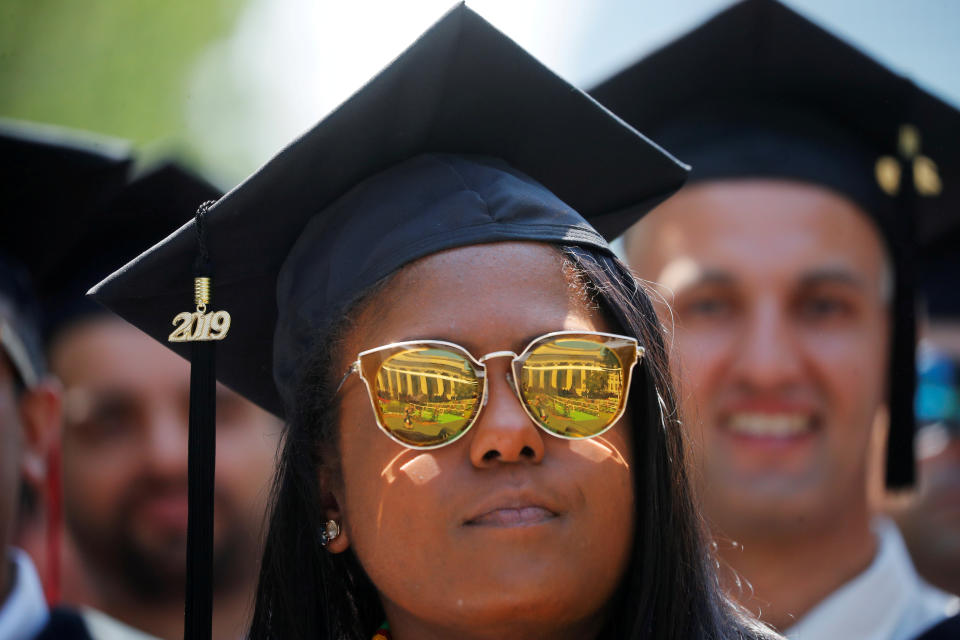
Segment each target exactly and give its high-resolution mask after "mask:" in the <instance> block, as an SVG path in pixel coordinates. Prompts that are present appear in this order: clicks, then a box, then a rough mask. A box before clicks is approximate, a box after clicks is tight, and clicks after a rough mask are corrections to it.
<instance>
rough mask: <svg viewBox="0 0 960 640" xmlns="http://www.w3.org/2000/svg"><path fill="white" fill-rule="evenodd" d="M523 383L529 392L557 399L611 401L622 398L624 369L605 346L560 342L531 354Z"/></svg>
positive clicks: (550, 344)
mask: <svg viewBox="0 0 960 640" xmlns="http://www.w3.org/2000/svg"><path fill="white" fill-rule="evenodd" d="M585 345H586V347H585ZM521 382H522V384H523V386H524V388H525V389H529V390H531V391H542V392H544V393H549V394H552V395H557V396H573V395H575V396H579V397H589V398H609V397H616V396H619V395H620V392H621V389H622V388H623V368H622V367H621V366H620V361H619V360H618V359H617V356H616V354H615V353H613V352H612V351H610V350H609V349H607V348H605V347H603V346H602V345H598V344H595V343H590V342H584V341H574V340H565V341H556V342H551V343H547V344H545V345H542V346H540V347H538V348H537V349H535V350H534V351H533V352H532V353H531V354H530V355H529V357H528V358H527V360H526V362H524V364H523V373H522V380H521Z"/></svg>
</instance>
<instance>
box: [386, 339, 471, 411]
mask: <svg viewBox="0 0 960 640" xmlns="http://www.w3.org/2000/svg"><path fill="white" fill-rule="evenodd" d="M377 379H378V381H379V384H380V388H381V389H385V390H386V391H387V393H388V395H389V396H390V397H394V398H403V397H411V396H420V397H426V398H431V399H434V400H437V399H445V400H453V399H455V398H457V397H463V396H468V395H475V394H476V393H478V383H477V380H476V378H475V377H474V375H473V371H472V369H471V368H470V366H469V364H468V363H467V361H466V360H464V359H463V358H461V357H459V356H456V355H454V354H450V353H448V352H442V351H437V350H429V349H428V350H424V351H417V352H413V353H404V354H401V355H398V356H395V357H393V358H389V359H388V360H387V361H386V362H384V363H383V365H382V366H381V367H380V371H379V372H378V373H377Z"/></svg>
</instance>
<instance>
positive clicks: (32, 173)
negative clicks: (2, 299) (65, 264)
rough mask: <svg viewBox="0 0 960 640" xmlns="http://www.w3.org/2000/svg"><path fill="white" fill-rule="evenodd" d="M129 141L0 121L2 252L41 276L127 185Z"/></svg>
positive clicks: (37, 276)
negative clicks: (2, 210)
mask: <svg viewBox="0 0 960 640" xmlns="http://www.w3.org/2000/svg"><path fill="white" fill-rule="evenodd" d="M131 165H132V157H131V155H130V148H129V145H127V144H126V143H125V142H122V141H120V140H116V139H114V138H108V137H105V136H100V135H96V134H91V133H87V132H81V131H75V130H70V129H62V128H59V127H53V126H49V125H40V124H36V123H28V122H21V121H15V120H0V171H2V173H3V192H2V194H0V204H2V206H3V209H4V215H3V216H0V237H2V238H3V240H2V247H3V249H4V250H5V251H6V252H7V253H8V254H9V255H11V256H12V257H14V258H16V259H17V260H18V261H20V262H21V263H23V264H25V265H28V267H29V269H30V273H31V274H33V276H34V277H35V278H36V279H38V280H39V279H42V278H44V277H46V275H47V274H48V273H49V272H50V271H51V270H53V269H55V268H57V267H58V266H59V265H60V262H61V260H62V258H63V256H64V253H65V251H66V250H67V249H68V248H69V247H70V246H71V245H72V244H73V243H74V242H75V240H76V238H77V237H78V236H80V235H82V234H83V231H84V229H85V228H86V226H87V225H88V224H89V221H90V219H91V218H93V217H96V216H97V215H99V212H100V211H102V209H103V207H104V206H105V204H106V203H107V202H109V201H110V200H112V199H113V198H115V197H116V195H117V194H118V193H120V191H121V190H122V189H123V187H124V185H125V184H126V183H127V179H128V174H129V171H130V167H131Z"/></svg>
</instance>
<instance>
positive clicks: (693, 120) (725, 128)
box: [591, 0, 960, 488]
mask: <svg viewBox="0 0 960 640" xmlns="http://www.w3.org/2000/svg"><path fill="white" fill-rule="evenodd" d="M591 94H592V95H593V96H594V97H595V98H597V99H598V100H599V101H600V102H601V103H603V104H604V105H606V106H607V107H609V108H610V109H612V110H613V111H614V112H615V113H617V114H619V115H620V116H621V117H623V118H624V119H625V120H627V122H629V123H631V124H633V125H634V126H636V127H637V128H639V129H641V130H643V131H644V132H645V133H647V134H648V135H650V136H651V137H652V138H653V139H654V140H656V141H658V142H660V143H662V144H664V145H666V146H667V147H668V148H669V149H671V150H672V151H673V152H675V153H677V154H678V155H679V156H680V157H681V158H683V159H684V160H686V161H687V162H690V163H691V164H692V166H693V170H692V172H691V175H690V180H691V181H704V180H716V179H724V178H737V177H769V178H787V179H795V180H801V181H805V182H811V183H815V184H819V185H823V186H826V187H828V188H830V189H832V190H834V191H836V192H839V193H841V194H843V195H845V196H847V197H848V198H850V199H851V200H853V201H854V202H856V203H857V204H858V205H860V207H861V208H862V209H864V210H865V211H866V212H868V213H869V214H870V216H871V217H872V218H873V219H874V221H875V223H876V225H877V227H878V228H879V229H880V231H881V233H882V235H883V236H884V238H885V242H886V244H887V247H888V250H889V251H890V253H891V255H892V258H893V262H894V271H895V274H894V279H895V283H894V288H895V293H894V300H893V305H892V308H893V310H894V311H893V315H894V327H893V339H892V353H891V361H890V364H891V367H890V374H889V376H888V377H889V385H890V388H889V393H888V400H889V408H890V420H891V429H890V436H889V441H888V450H887V469H886V480H887V485H888V486H889V487H892V488H896V487H904V486H909V485H911V484H912V483H913V478H914V454H913V444H912V443H913V422H914V420H913V393H914V389H913V383H912V381H913V380H914V379H915V374H914V349H915V328H914V317H913V306H914V297H913V275H912V269H913V256H914V243H913V241H912V239H913V238H917V239H919V240H920V241H921V242H923V243H930V242H932V241H934V239H936V238H938V237H940V236H941V235H942V234H944V233H946V232H948V231H949V230H951V229H957V228H958V227H960V161H958V160H960V159H958V147H957V144H956V138H957V135H956V134H957V132H958V131H960V113H958V112H957V111H956V110H955V109H953V108H952V107H950V106H949V105H947V104H945V103H944V102H942V101H940V100H939V99H937V98H935V97H934V96H932V95H930V94H929V93H926V92H924V91H922V90H920V89H919V88H917V86H916V85H914V84H913V83H912V82H910V81H909V80H907V79H905V78H902V77H901V76H899V75H897V74H895V73H893V72H892V71H890V70H889V69H887V68H886V67H884V66H883V65H881V64H879V63H877V62H876V61H874V60H873V59H871V58H870V57H868V56H866V55H865V54H864V53H862V52H860V51H859V50H857V49H855V48H854V47H852V46H850V45H849V44H847V43H845V42H843V41H842V40H840V39H838V38H837V37H835V36H834V35H832V34H830V33H829V32H827V31H825V30H824V29H822V28H821V27H819V26H817V25H815V24H814V23H812V22H810V21H808V20H807V19H805V18H803V17H802V16H800V15H798V14H797V13H795V12H793V11H791V10H790V9H788V8H786V7H784V6H783V5H781V4H779V3H778V2H775V1H774V0H746V1H744V2H740V3H738V4H736V5H734V6H732V7H731V8H729V9H728V10H726V11H724V12H722V13H720V14H718V15H716V16H715V17H714V18H712V19H711V20H709V21H707V22H706V23H704V24H703V25H702V26H700V27H698V28H697V29H695V30H693V31H691V32H690V33H688V34H686V35H684V36H682V37H680V38H679V39H677V40H675V41H673V42H672V43H670V44H668V45H667V46H665V47H663V48H662V49H660V50H658V51H656V52H654V53H652V54H650V55H649V56H647V57H645V58H644V59H642V60H640V61H639V62H637V63H635V64H634V65H632V66H630V67H628V68H627V69H625V70H623V71H621V72H620V73H618V74H617V75H615V76H614V77H612V78H610V79H608V80H606V81H604V82H603V83H601V84H600V85H599V86H597V87H596V88H595V89H593V90H592V91H591Z"/></svg>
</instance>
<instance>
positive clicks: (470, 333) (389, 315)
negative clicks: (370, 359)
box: [350, 242, 601, 349]
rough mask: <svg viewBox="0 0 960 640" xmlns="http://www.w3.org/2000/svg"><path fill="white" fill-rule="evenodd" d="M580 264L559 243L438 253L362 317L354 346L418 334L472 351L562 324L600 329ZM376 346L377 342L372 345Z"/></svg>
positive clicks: (413, 267)
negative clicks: (574, 266) (579, 274)
mask: <svg viewBox="0 0 960 640" xmlns="http://www.w3.org/2000/svg"><path fill="white" fill-rule="evenodd" d="M574 271H575V270H574V269H572V268H571V267H570V266H569V262H568V261H567V259H566V258H565V257H564V256H563V254H562V253H561V251H560V249H559V248H558V247H556V246H553V245H548V244H544V243H534V242H499V243H491V244H483V245H471V246H467V247H460V248H455V249H449V250H446V251H442V252H440V253H436V254H433V255H430V256H427V257H425V258H421V259H420V260H417V261H416V262H413V263H411V264H410V265H407V266H406V267H404V268H403V269H401V270H400V271H398V272H397V273H396V274H395V275H394V276H393V277H392V278H391V279H390V281H389V282H388V283H386V285H385V286H384V287H382V288H381V289H380V290H379V291H378V292H376V293H375V294H374V295H373V296H372V297H371V299H370V300H369V301H368V302H367V304H366V305H365V308H364V309H363V310H362V312H361V313H360V314H359V316H358V319H357V323H356V325H355V329H354V331H352V332H351V334H352V335H351V337H352V338H353V340H350V342H355V343H356V344H355V345H353V346H358V347H360V346H363V345H366V346H364V347H363V348H368V347H372V346H379V345H381V344H386V343H389V342H394V341H400V340H405V339H416V338H434V339H439V338H443V339H449V340H453V341H456V342H459V343H460V344H463V345H464V346H466V347H468V348H470V347H472V346H473V345H471V344H468V343H474V344H476V346H478V347H479V346H480V344H481V343H484V342H486V341H490V342H502V341H508V342H510V344H500V345H499V346H498V347H497V349H507V348H512V345H513V343H514V342H515V341H518V340H519V341H522V340H523V339H524V338H525V337H526V336H528V335H529V336H530V337H533V336H536V335H540V334H542V333H546V332H549V331H556V330H559V329H597V328H599V327H600V324H599V323H600V322H601V320H600V319H599V317H598V314H597V313H596V312H595V310H593V309H592V308H591V307H592V305H591V304H590V302H589V299H588V297H587V296H586V295H585V293H584V287H583V286H582V283H580V282H579V279H578V278H577V277H576V276H575V275H574ZM360 343H362V345H361V344H360ZM368 343H369V344H368Z"/></svg>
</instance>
